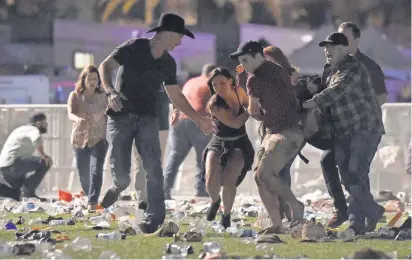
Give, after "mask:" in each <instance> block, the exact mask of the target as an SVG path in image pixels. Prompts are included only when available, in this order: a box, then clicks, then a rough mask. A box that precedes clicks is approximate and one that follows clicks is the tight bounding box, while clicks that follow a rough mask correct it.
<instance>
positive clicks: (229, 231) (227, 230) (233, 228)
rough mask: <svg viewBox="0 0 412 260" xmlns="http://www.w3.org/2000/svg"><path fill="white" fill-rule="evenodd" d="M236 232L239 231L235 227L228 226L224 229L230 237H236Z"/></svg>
mask: <svg viewBox="0 0 412 260" xmlns="http://www.w3.org/2000/svg"><path fill="white" fill-rule="evenodd" d="M238 231H239V229H238V228H237V227H235V226H230V227H228V228H226V232H227V233H229V234H230V235H232V236H233V235H234V236H236V234H237V232H238Z"/></svg>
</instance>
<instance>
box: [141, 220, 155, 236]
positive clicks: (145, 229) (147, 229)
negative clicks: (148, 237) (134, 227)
mask: <svg viewBox="0 0 412 260" xmlns="http://www.w3.org/2000/svg"><path fill="white" fill-rule="evenodd" d="M138 227H139V229H140V231H141V232H142V233H143V234H153V233H154V232H156V231H157V226H155V225H152V224H150V223H148V222H146V221H142V222H141V223H140V224H138Z"/></svg>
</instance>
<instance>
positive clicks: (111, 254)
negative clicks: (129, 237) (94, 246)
mask: <svg viewBox="0 0 412 260" xmlns="http://www.w3.org/2000/svg"><path fill="white" fill-rule="evenodd" d="M98 258H99V259H113V260H120V256H118V255H117V254H116V253H115V252H113V251H109V250H108V251H103V252H101V253H100V255H99V257H98Z"/></svg>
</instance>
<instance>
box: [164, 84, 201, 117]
mask: <svg viewBox="0 0 412 260" xmlns="http://www.w3.org/2000/svg"><path fill="white" fill-rule="evenodd" d="M165 89H166V93H167V95H168V96H169V98H170V100H171V101H172V103H173V105H174V107H175V108H177V109H178V110H179V111H181V112H182V113H184V114H186V115H187V116H188V117H189V118H190V119H192V120H193V121H194V122H195V123H199V122H201V121H202V120H203V117H202V116H201V115H200V114H199V113H197V112H196V111H195V110H194V109H193V107H192V106H191V105H190V104H189V102H188V101H187V99H186V97H185V96H184V95H183V93H182V91H181V90H180V87H179V86H178V85H172V86H166V87H165Z"/></svg>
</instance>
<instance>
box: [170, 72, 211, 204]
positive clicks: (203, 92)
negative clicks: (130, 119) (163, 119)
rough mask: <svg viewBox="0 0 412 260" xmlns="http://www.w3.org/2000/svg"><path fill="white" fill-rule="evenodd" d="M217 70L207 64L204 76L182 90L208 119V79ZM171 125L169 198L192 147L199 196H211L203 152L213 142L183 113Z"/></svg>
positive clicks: (194, 79) (194, 107)
mask: <svg viewBox="0 0 412 260" xmlns="http://www.w3.org/2000/svg"><path fill="white" fill-rule="evenodd" d="M213 69H215V66H213V65H210V64H206V65H205V66H204V67H203V71H202V75H200V76H199V77H195V78H192V79H190V80H189V81H187V82H186V84H185V85H184V86H183V88H182V93H183V95H184V96H185V97H186V99H187V100H188V101H189V104H190V105H191V106H192V107H193V109H194V110H195V111H196V112H197V113H199V114H200V115H202V116H207V113H206V105H207V102H208V101H209V99H210V91H209V87H208V86H207V80H208V78H209V74H210V72H212V70H213ZM171 125H172V127H171V128H170V130H169V137H168V143H167V149H166V150H167V155H166V157H165V158H166V165H165V168H164V172H163V174H164V190H165V198H166V199H171V194H170V193H171V189H172V188H173V186H174V183H175V180H176V176H177V172H178V171H179V167H180V165H181V164H182V162H183V160H184V159H185V158H186V156H187V154H188V153H189V151H190V149H191V148H192V147H193V148H194V149H195V151H196V168H197V174H196V184H195V189H196V196H197V197H207V196H208V194H207V192H206V189H205V184H204V182H203V181H202V180H201V173H202V153H203V150H204V149H205V147H206V145H207V144H208V143H209V141H210V137H209V136H206V135H204V134H203V132H202V131H201V130H200V129H199V127H198V126H197V125H196V123H194V122H193V121H192V120H191V119H189V117H188V116H187V115H185V114H183V113H180V112H179V111H178V110H177V109H175V110H174V111H173V115H172V122H171Z"/></svg>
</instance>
